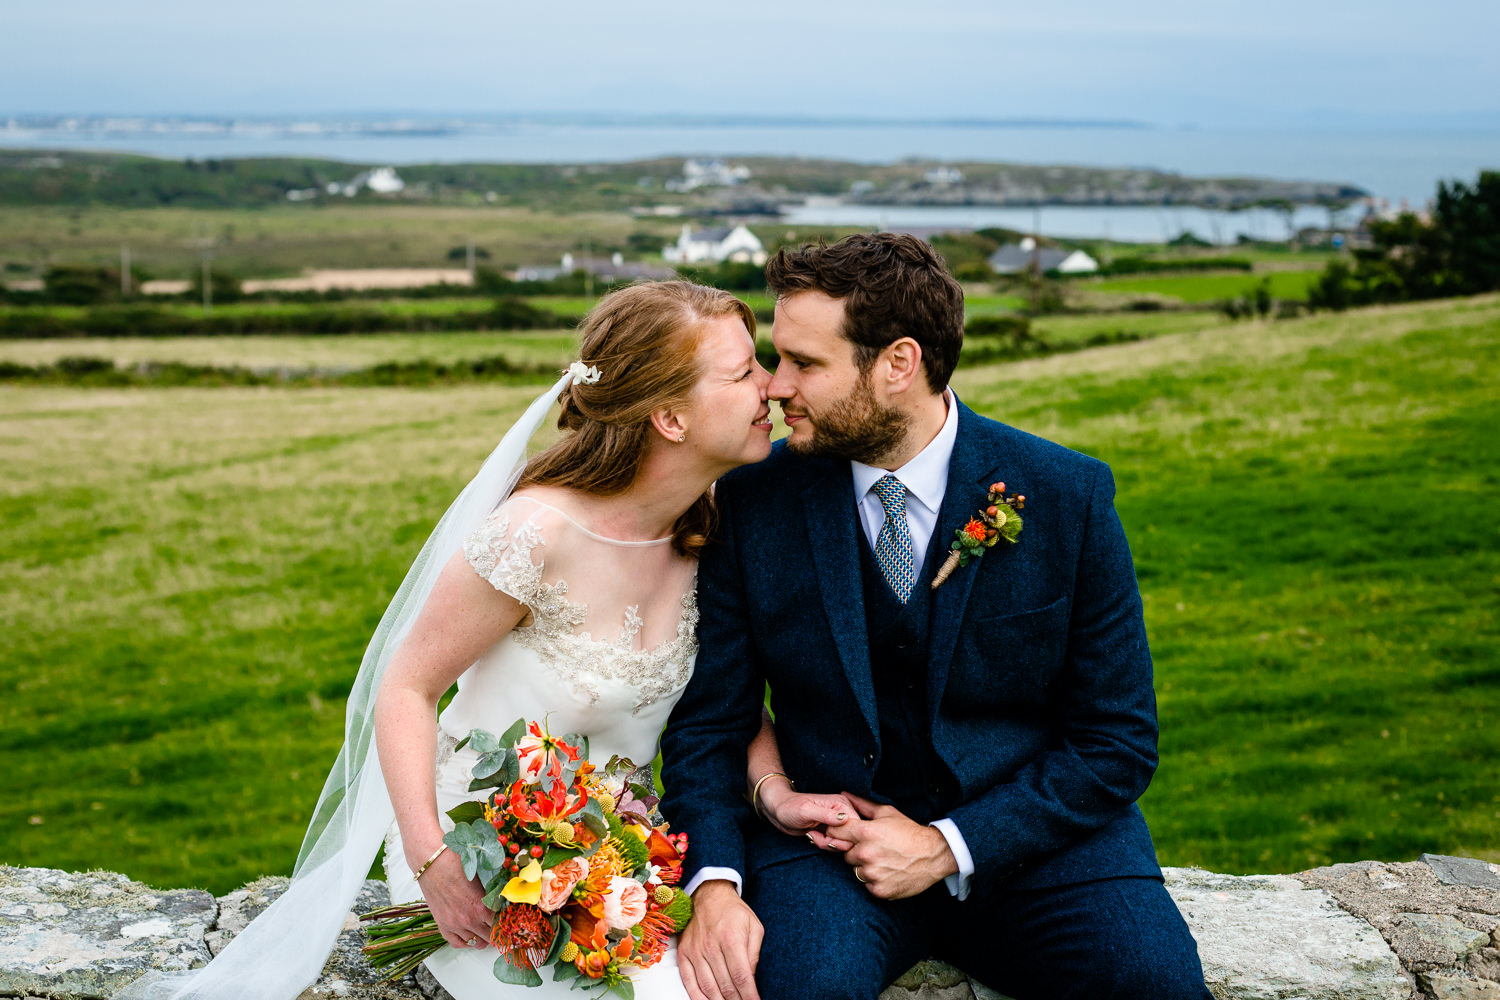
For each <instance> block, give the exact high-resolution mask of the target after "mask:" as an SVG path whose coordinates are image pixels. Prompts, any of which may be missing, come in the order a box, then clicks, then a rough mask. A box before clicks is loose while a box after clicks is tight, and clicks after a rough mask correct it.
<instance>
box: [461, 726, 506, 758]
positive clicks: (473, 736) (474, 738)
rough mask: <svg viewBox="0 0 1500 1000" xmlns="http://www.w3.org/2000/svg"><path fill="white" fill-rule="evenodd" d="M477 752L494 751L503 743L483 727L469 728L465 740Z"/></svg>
mask: <svg viewBox="0 0 1500 1000" xmlns="http://www.w3.org/2000/svg"><path fill="white" fill-rule="evenodd" d="M467 742H468V744H469V745H470V746H472V747H473V748H474V752H475V753H478V754H486V753H494V752H495V751H496V750H499V749H500V748H501V747H502V746H504V745H505V744H503V743H501V742H500V741H499V740H497V739H495V734H494V733H491V732H489V731H488V730H485V729H471V730H470V731H469V736H468V740H467Z"/></svg>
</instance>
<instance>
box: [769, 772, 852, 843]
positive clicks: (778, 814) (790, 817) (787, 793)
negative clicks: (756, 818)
mask: <svg viewBox="0 0 1500 1000" xmlns="http://www.w3.org/2000/svg"><path fill="white" fill-rule="evenodd" d="M758 801H759V804H760V808H761V813H762V815H764V816H765V817H766V819H767V821H769V822H770V824H771V825H772V826H774V827H775V828H776V829H778V830H780V831H781V832H782V833H785V834H788V835H789V836H793V837H806V838H807V839H808V840H810V841H812V843H813V845H814V846H815V847H818V848H820V849H822V850H825V851H847V850H849V849H850V848H851V847H853V846H854V845H853V844H851V843H848V842H847V841H843V840H839V839H837V838H834V837H829V836H828V834H827V833H826V828H827V827H829V826H837V825H842V824H844V823H847V822H848V821H849V818H850V817H851V816H858V815H859V813H858V812H857V811H856V810H855V808H854V803H853V802H850V801H849V800H848V799H847V798H845V797H844V796H843V795H842V794H837V795H817V794H811V793H808V792H798V791H794V790H793V789H792V786H791V785H789V784H788V783H787V782H785V781H776V780H772V781H768V782H766V783H765V785H764V786H762V788H761V790H760V795H759V797H758Z"/></svg>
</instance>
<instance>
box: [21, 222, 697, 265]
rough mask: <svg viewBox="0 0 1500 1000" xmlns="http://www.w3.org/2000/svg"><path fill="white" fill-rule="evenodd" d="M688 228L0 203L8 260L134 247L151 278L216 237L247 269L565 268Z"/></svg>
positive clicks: (88, 260) (85, 260)
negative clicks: (581, 258)
mask: <svg viewBox="0 0 1500 1000" xmlns="http://www.w3.org/2000/svg"><path fill="white" fill-rule="evenodd" d="M680 225H681V223H680V222H673V221H672V220H665V221H663V220H660V219H635V218H632V217H631V216H629V215H626V214H625V213H623V212H614V213H609V212H598V213H578V214H572V213H569V214H561V213H551V212H533V211H528V210H526V209H519V208H490V207H477V206H476V207H458V206H420V205H368V206H367V205H329V206H314V205H278V206H274V207H270V208H265V209H219V210H207V209H181V208H143V209H120V208H90V209H70V208H59V207H45V208H41V207H13V206H0V266H4V265H5V264H14V265H17V266H22V267H27V268H31V269H33V270H34V271H35V272H36V273H40V271H41V270H42V269H43V268H44V267H45V266H46V264H47V263H48V262H59V263H69V264H91V265H102V266H111V267H117V266H118V265H119V263H120V248H121V246H122V245H128V246H129V247H130V256H131V261H132V263H133V264H134V265H135V266H137V267H140V268H144V269H146V270H147V271H149V272H151V275H152V276H153V277H157V278H186V277H189V276H190V275H191V274H192V273H193V272H194V271H195V270H196V269H197V268H198V266H199V265H198V260H199V258H198V253H199V251H198V249H197V247H198V244H199V241H201V240H204V239H212V240H213V241H214V251H213V253H214V266H215V267H218V268H221V269H223V270H225V271H226V272H229V273H232V274H235V275H238V276H239V277H242V278H246V277H274V276H282V275H295V274H298V273H300V272H301V271H302V269H303V268H308V267H324V268H329V267H331V268H355V267H451V266H453V265H454V259H452V258H450V257H449V256H448V253H449V251H450V250H452V249H453V248H455V247H459V248H462V247H464V246H466V245H467V243H468V241H469V240H471V239H472V240H473V241H474V243H475V245H476V246H477V247H478V248H480V249H481V250H483V251H484V252H485V253H487V254H488V255H489V256H488V257H481V259H480V261H479V262H480V263H481V264H488V265H491V266H494V267H515V266H517V265H521V264H538V265H547V266H553V267H555V266H557V264H558V263H559V261H560V260H561V258H562V255H563V253H564V252H565V251H568V250H572V251H575V252H578V251H580V250H582V249H584V248H585V247H591V248H592V249H593V251H594V252H595V253H600V252H604V251H606V250H609V249H615V248H618V249H625V244H626V237H627V236H628V235H629V234H630V233H634V232H644V233H650V234H653V237H654V236H660V237H661V242H662V243H667V242H669V241H670V240H671V239H673V238H675V236H676V233H677V230H678V228H679V227H680ZM659 249H660V248H659V247H658V248H657V250H658V251H659ZM632 256H635V254H632ZM459 263H460V266H461V265H462V259H461V258H459Z"/></svg>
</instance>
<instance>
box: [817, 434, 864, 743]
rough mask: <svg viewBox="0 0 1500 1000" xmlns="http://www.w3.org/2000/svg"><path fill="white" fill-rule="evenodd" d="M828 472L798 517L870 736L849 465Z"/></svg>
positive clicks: (861, 589) (833, 466)
mask: <svg viewBox="0 0 1500 1000" xmlns="http://www.w3.org/2000/svg"><path fill="white" fill-rule="evenodd" d="M828 465H829V468H828V471H827V472H826V473H825V474H823V475H822V476H820V477H819V478H818V479H816V480H815V481H814V482H813V483H812V485H811V486H809V487H808V488H807V489H805V490H804V491H803V493H802V516H803V518H804V519H805V520H806V523H807V537H808V540H809V543H810V545H811V548H812V557H813V569H814V571H815V572H816V574H817V577H816V578H817V581H818V590H819V592H820V593H821V594H822V596H823V610H824V613H825V614H826V615H827V617H828V627H829V629H830V630H831V631H832V633H833V641H834V644H835V645H836V646H837V647H838V651H839V659H840V660H841V661H842V662H843V665H844V672H845V673H846V674H847V675H848V678H849V686H850V688H852V689H853V691H854V697H855V699H856V700H857V701H858V702H859V709H860V712H861V713H862V714H863V715H864V717H865V721H866V722H868V723H869V725H870V730H871V732H874V733H879V732H880V718H879V715H878V714H877V710H876V707H875V682H874V680H873V678H872V677H871V674H870V639H869V635H868V634H867V626H866V622H865V599H864V587H863V585H862V583H861V581H860V575H859V548H858V546H859V545H861V544H863V542H862V541H861V540H860V537H859V531H860V528H859V512H858V511H857V510H856V509H855V506H854V479H853V476H852V474H851V473H850V471H849V464H848V463H847V462H836V463H835V462H830V463H828Z"/></svg>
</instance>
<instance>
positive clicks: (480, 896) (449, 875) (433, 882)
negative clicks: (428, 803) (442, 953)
mask: <svg viewBox="0 0 1500 1000" xmlns="http://www.w3.org/2000/svg"><path fill="white" fill-rule="evenodd" d="M421 883H422V896H423V898H425V899H426V900H427V906H428V907H429V908H430V909H431V910H432V916H433V919H435V920H436V921H437V925H438V930H439V931H441V932H442V934H443V940H445V941H447V942H448V943H449V944H451V945H452V946H453V947H455V948H483V947H484V946H485V945H487V944H489V940H490V929H491V928H492V927H493V926H494V922H495V915H494V914H493V913H491V912H490V910H489V908H488V907H486V906H485V905H484V890H483V889H481V888H480V887H479V883H478V882H477V881H475V880H474V879H470V878H465V877H464V866H463V862H461V861H459V860H458V855H456V854H454V853H453V852H452V851H444V852H443V853H442V854H441V855H439V856H438V859H437V860H436V861H434V862H433V863H432V866H431V867H429V868H428V869H427V870H426V871H425V872H423V873H422V879H421Z"/></svg>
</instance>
